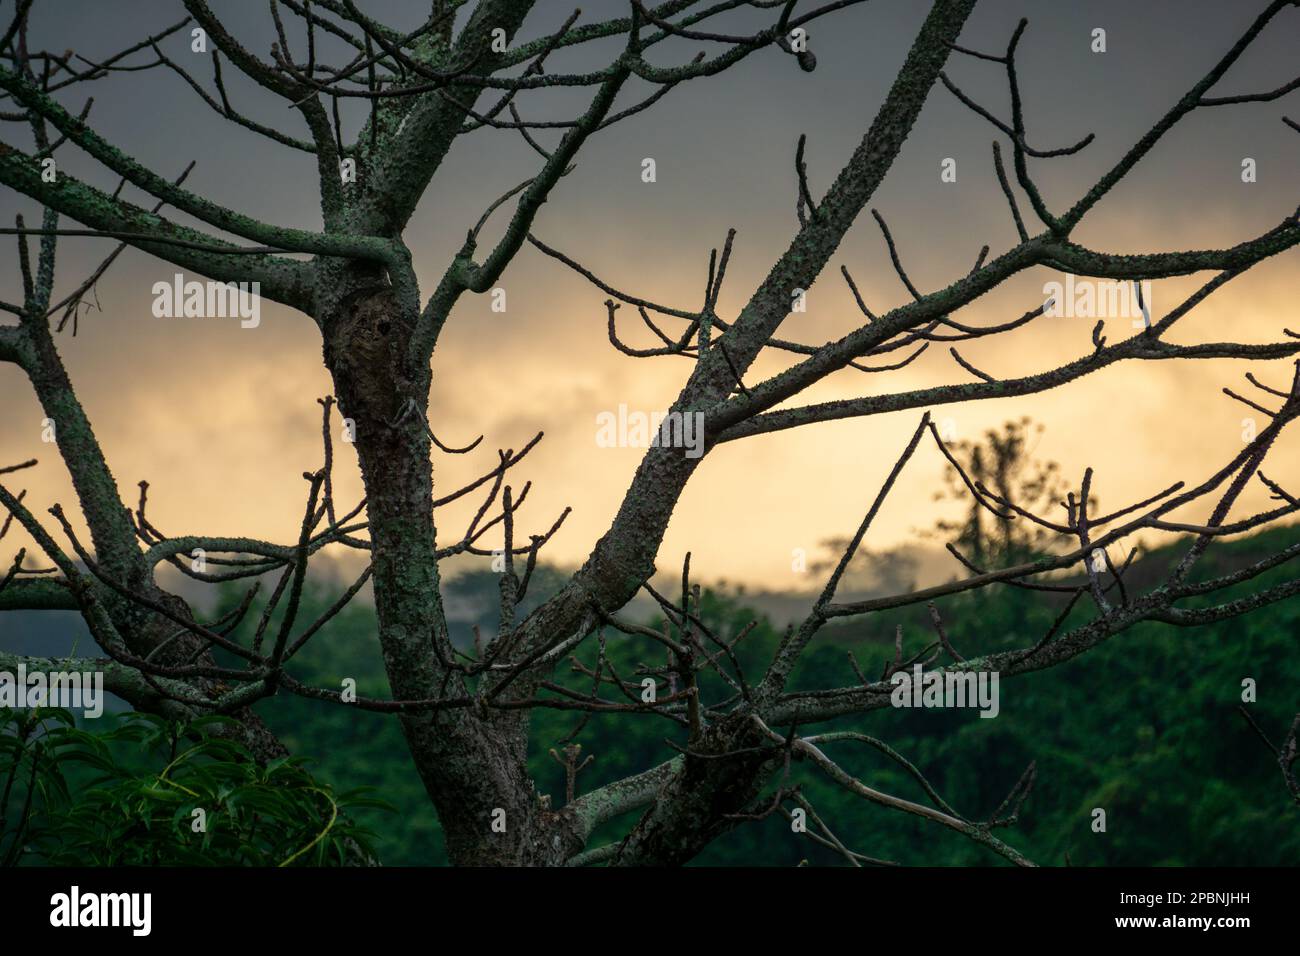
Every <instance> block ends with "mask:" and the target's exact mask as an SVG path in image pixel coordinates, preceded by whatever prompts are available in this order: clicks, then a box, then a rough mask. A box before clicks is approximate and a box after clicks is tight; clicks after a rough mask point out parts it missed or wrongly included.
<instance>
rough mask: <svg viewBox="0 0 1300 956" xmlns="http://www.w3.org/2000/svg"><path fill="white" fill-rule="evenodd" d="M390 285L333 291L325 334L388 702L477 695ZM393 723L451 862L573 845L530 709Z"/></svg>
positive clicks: (421, 387) (553, 859) (420, 410)
mask: <svg viewBox="0 0 1300 956" xmlns="http://www.w3.org/2000/svg"><path fill="white" fill-rule="evenodd" d="M411 321H413V320H410V319H406V317H404V316H403V315H402V314H401V312H400V309H399V307H398V305H397V303H396V302H395V300H394V297H393V295H392V293H391V291H389V290H388V289H387V288H371V289H369V290H361V291H359V292H356V293H353V294H352V295H351V296H349V297H347V298H346V299H344V300H342V302H341V303H340V307H339V309H338V311H337V313H336V315H335V316H334V317H333V320H332V321H331V322H330V323H329V324H328V325H327V326H326V327H327V328H328V329H329V332H328V334H327V337H326V344H325V361H326V365H327V366H328V367H329V369H330V371H331V373H332V375H333V377H334V385H335V392H336V395H337V398H338V401H339V409H340V411H341V413H342V414H343V416H344V418H345V419H350V420H351V428H352V429H353V434H354V435H355V443H356V450H357V456H358V458H359V459H360V463H361V475H362V479H363V481H364V483H365V489H366V508H367V514H368V520H369V531H370V540H371V545H372V554H371V560H372V562H373V567H374V572H373V581H374V591H375V609H376V612H377V615H378V619H379V640H380V645H381V647H382V651H383V657H384V667H385V670H386V672H387V674H388V681H389V685H390V689H391V693H392V696H393V699H395V700H428V699H431V698H441V697H449V698H461V699H462V700H463V699H465V698H466V697H472V696H473V692H474V688H473V686H472V685H471V684H469V683H468V682H467V681H466V679H465V678H464V677H463V675H462V674H460V673H459V672H456V671H454V670H453V672H452V673H450V674H448V670H449V668H448V666H447V665H449V664H451V663H452V662H453V660H454V653H453V650H452V644H451V638H450V635H449V633H448V631H447V624H446V618H445V616H444V614H443V607H442V600H441V596H440V593H439V589H438V563H437V559H436V548H437V545H436V530H435V525H434V518H433V477H432V463H431V460H430V441H429V437H428V431H427V430H426V425H425V420H424V414H425V412H424V410H425V409H426V408H427V407H428V395H429V381H430V375H429V370H428V368H427V367H424V368H418V367H411V365H410V362H409V360H408V359H407V358H406V356H407V350H406V347H405V346H406V340H407V336H406V334H405V332H404V330H405V329H406V328H408V327H409V325H410V324H411ZM400 721H401V726H402V732H403V734H404V736H405V738H406V743H407V746H408V748H409V749H410V752H411V757H412V760H413V762H414V764H415V766H416V769H417V770H418V772H419V774H420V778H421V780H423V782H424V786H425V789H426V790H427V791H428V793H429V796H430V798H431V799H432V801H433V804H434V806H435V807H436V808H437V812H438V818H439V820H440V822H441V824H442V829H443V833H444V835H445V837H446V840H447V852H448V855H449V857H450V858H451V860H452V862H453V863H455V864H457V865H479V866H491V865H539V864H542V865H544V864H548V863H558V862H562V861H563V859H564V857H566V856H568V855H571V854H572V853H574V852H577V850H578V849H580V848H581V847H580V846H576V845H575V841H576V837H574V836H573V835H572V834H571V833H570V831H569V830H568V828H567V826H566V825H565V823H564V822H563V818H562V817H561V816H560V815H559V814H556V813H553V812H551V811H550V810H549V809H548V808H546V807H544V806H543V805H542V802H541V799H540V798H539V796H538V795H537V793H536V792H535V790H534V786H533V782H532V780H531V779H530V778H529V775H528V770H527V745H528V735H527V728H528V725H527V718H526V716H525V715H523V714H521V713H517V712H513V711H502V710H493V711H488V710H487V709H486V708H482V707H474V706H449V707H443V708H440V709H437V710H432V711H430V710H422V711H418V712H408V713H403V714H402V715H401V717H400Z"/></svg>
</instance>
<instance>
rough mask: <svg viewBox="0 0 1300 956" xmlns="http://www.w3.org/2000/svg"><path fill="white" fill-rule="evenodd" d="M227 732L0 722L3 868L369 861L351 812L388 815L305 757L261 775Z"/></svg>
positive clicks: (132, 721)
mask: <svg viewBox="0 0 1300 956" xmlns="http://www.w3.org/2000/svg"><path fill="white" fill-rule="evenodd" d="M108 719H112V718H108ZM228 723H232V721H229V720H228V719H227V718H222V717H204V718H199V719H196V720H194V721H192V722H190V723H188V724H184V725H182V724H178V723H175V722H173V721H168V720H165V719H163V718H161V717H157V716H154V715H150V714H126V715H123V716H122V717H121V718H120V719H117V720H116V726H114V727H112V728H111V729H108V730H104V731H95V732H92V731H89V730H86V729H82V728H80V727H78V726H77V725H76V723H75V721H74V719H73V716H72V715H71V714H70V713H68V712H67V711H63V710H36V711H12V710H3V711H0V779H3V780H4V781H5V783H4V791H3V807H0V818H2V819H0V824H2V825H0V831H3V838H0V862H3V863H5V864H9V865H13V864H16V863H19V862H34V863H41V864H47V865H54V866H60V865H62V866H87V865H90V866H144V865H150V866H213V865H218V866H233V865H256V866H286V865H317V866H322V865H329V864H339V863H344V862H347V861H348V860H349V859H356V858H357V857H358V855H361V856H370V855H373V849H372V848H371V845H370V844H371V838H372V834H370V833H369V832H368V831H366V830H365V829H363V828H360V827H358V826H357V825H356V824H355V823H354V822H353V821H352V813H353V812H354V811H355V810H357V809H360V808H382V807H386V806H387V804H385V803H383V802H381V801H378V800H376V799H374V798H373V797H371V796H369V795H367V793H366V792H365V791H363V790H359V789H353V790H348V791H344V792H336V791H335V790H334V789H333V788H332V787H330V786H329V785H328V784H323V783H321V782H320V781H318V780H317V779H316V778H315V777H314V776H313V775H312V773H311V772H310V771H309V770H308V769H307V761H306V759H305V758H302V757H287V758H283V759H279V760H273V761H270V762H269V763H267V764H266V765H265V766H259V765H258V764H257V763H256V762H255V761H254V760H253V759H252V758H251V757H250V755H249V754H248V752H247V751H246V750H245V749H244V748H243V747H242V746H240V745H239V744H237V743H235V742H234V741H232V740H230V739H228V738H227V737H224V736H221V732H222V730H223V729H224V728H225V726H226V724H228ZM11 808H12V809H14V810H15V811H16V812H14V813H13V814H12V815H11V813H10V810H11ZM18 808H21V809H18ZM199 811H202V812H201V814H200V813H199ZM200 822H201V825H200Z"/></svg>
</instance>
